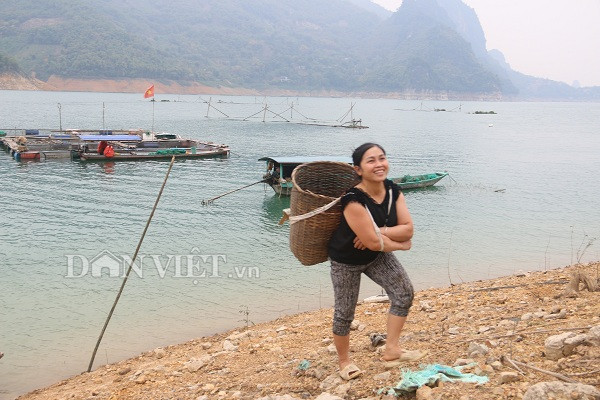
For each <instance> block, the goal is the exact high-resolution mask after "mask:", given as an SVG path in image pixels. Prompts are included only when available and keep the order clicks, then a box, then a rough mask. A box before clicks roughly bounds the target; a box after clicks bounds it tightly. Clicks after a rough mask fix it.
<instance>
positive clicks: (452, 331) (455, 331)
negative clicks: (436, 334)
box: [448, 326, 460, 335]
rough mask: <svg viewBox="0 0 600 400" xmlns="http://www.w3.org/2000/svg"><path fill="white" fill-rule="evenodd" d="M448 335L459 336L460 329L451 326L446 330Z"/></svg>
mask: <svg viewBox="0 0 600 400" xmlns="http://www.w3.org/2000/svg"><path fill="white" fill-rule="evenodd" d="M448 333H449V334H451V335H458V334H460V328H459V327H458V326H453V327H450V328H448Z"/></svg>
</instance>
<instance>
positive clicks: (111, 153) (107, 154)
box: [104, 146, 115, 158]
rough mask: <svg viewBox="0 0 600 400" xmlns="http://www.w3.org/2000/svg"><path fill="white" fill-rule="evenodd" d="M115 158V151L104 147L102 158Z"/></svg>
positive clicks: (110, 147)
mask: <svg viewBox="0 0 600 400" xmlns="http://www.w3.org/2000/svg"><path fill="white" fill-rule="evenodd" d="M114 156H115V149H113V147H112V146H106V149H104V157H107V158H111V157H114Z"/></svg>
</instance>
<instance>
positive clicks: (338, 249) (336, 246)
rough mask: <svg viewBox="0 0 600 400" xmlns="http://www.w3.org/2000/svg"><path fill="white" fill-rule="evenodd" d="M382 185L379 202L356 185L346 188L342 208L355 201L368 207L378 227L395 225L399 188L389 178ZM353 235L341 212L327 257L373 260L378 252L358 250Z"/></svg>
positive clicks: (360, 262)
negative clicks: (390, 204) (383, 192)
mask: <svg viewBox="0 0 600 400" xmlns="http://www.w3.org/2000/svg"><path fill="white" fill-rule="evenodd" d="M384 185H385V192H386V194H385V198H384V199H383V201H382V202H381V204H378V203H376V202H375V200H373V199H372V198H371V196H369V195H368V194H367V193H365V192H363V191H362V190H360V189H359V188H357V187H353V188H350V189H348V190H347V191H346V194H344V196H342V199H341V204H342V210H344V209H345V208H346V206H347V205H348V204H349V203H352V202H357V203H360V204H362V205H366V206H367V207H368V209H369V211H370V212H371V215H372V216H373V219H374V220H375V223H376V224H377V226H379V227H380V228H381V227H383V226H386V225H387V226H395V225H397V224H398V216H397V215H396V200H398V197H399V196H400V188H399V187H398V186H397V185H396V184H395V183H394V182H392V181H391V180H389V179H386V180H385V181H384ZM390 188H391V189H392V207H391V209H390V213H389V215H388V206H389V198H390V197H389V196H390V193H389V192H390ZM369 224H370V223H369ZM355 237H356V234H355V233H354V231H352V229H350V226H349V225H348V222H347V221H346V218H345V217H344V215H343V214H342V221H341V222H340V225H339V226H338V228H337V229H336V231H335V232H334V233H333V236H332V237H331V240H330V241H329V250H328V252H329V258H331V259H332V260H333V261H337V262H339V263H342V264H352V265H363V264H368V263H370V262H371V261H373V260H375V258H376V257H377V256H378V255H379V253H380V252H379V251H373V250H369V249H365V250H358V249H357V248H355V247H354V238H355Z"/></svg>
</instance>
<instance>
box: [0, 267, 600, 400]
mask: <svg viewBox="0 0 600 400" xmlns="http://www.w3.org/2000/svg"><path fill="white" fill-rule="evenodd" d="M599 270H600V262H595V263H590V264H587V265H585V266H569V267H564V268H559V269H554V270H549V271H535V272H530V273H519V274H517V275H512V276H507V277H500V278H495V279H490V280H483V281H475V282H467V283H462V284H459V285H454V286H451V287H443V288H431V289H426V290H421V291H418V292H416V294H415V300H414V302H413V306H412V308H411V313H410V314H409V318H408V321H407V324H406V327H405V329H404V331H403V334H402V337H401V342H402V343H403V345H405V346H406V347H407V348H410V349H412V348H418V349H421V350H428V351H429V354H428V356H427V357H425V358H424V359H423V360H421V361H418V362H413V363H408V364H405V365H402V366H401V367H403V368H411V369H413V370H414V369H418V367H419V364H421V363H439V364H444V365H449V366H452V365H455V364H456V363H457V362H458V361H459V360H461V359H462V360H466V359H472V361H473V362H475V363H477V365H476V366H474V367H469V368H470V369H472V371H471V372H474V373H477V374H478V375H482V376H483V375H485V376H488V377H489V379H490V382H489V383H487V384H484V385H481V386H475V385H473V384H467V383H459V384H452V385H448V384H445V385H442V386H441V387H440V388H436V389H434V391H438V392H440V393H442V394H443V398H444V399H454V398H456V399H481V398H486V399H488V398H522V397H523V395H524V393H526V391H527V390H528V388H529V387H530V386H532V385H533V384H535V383H538V382H544V381H554V380H556V378H553V377H551V376H548V375H547V374H543V373H540V372H537V371H533V370H526V371H524V374H525V375H520V374H519V373H517V372H516V371H515V370H514V368H512V367H511V366H509V365H506V364H502V363H501V361H500V360H501V356H509V357H510V358H511V359H513V360H519V361H521V362H524V363H527V364H531V365H534V366H536V367H537V368H540V369H543V370H551V371H554V372H557V373H561V374H566V373H579V374H581V373H584V374H585V373H586V372H589V371H591V370H592V368H595V367H592V364H587V367H588V368H587V369H586V368H585V367H586V364H585V363H579V362H580V361H582V360H583V361H585V360H586V357H587V359H590V357H591V359H592V360H595V359H596V358H598V361H600V343H598V346H583V345H582V346H578V347H577V349H576V352H575V353H574V354H573V355H570V356H569V357H566V358H561V359H560V360H558V361H556V360H549V359H548V357H546V356H544V355H543V354H544V351H545V349H544V341H545V340H546V338H547V337H548V336H551V335H556V334H560V333H564V332H574V334H585V333H586V332H587V331H589V330H590V328H591V327H593V326H598V327H600V292H598V291H596V292H590V291H587V290H581V291H580V292H578V293H576V294H575V296H574V297H569V296H571V295H568V296H565V295H564V294H565V290H566V288H567V287H568V285H569V282H570V280H571V279H572V278H571V276H572V273H573V272H574V271H581V272H584V273H585V274H587V276H589V277H592V278H593V279H595V280H597V279H598V271H599ZM387 307H388V304H385V303H361V304H359V305H358V306H357V312H356V319H355V328H356V329H355V330H353V331H352V332H351V349H352V351H353V358H354V361H356V363H357V365H359V366H360V367H361V368H362V369H364V370H365V374H364V375H363V376H361V377H360V378H358V379H355V380H352V381H350V382H343V381H341V380H340V379H339V377H338V375H337V363H336V356H335V353H334V352H333V353H332V352H331V349H330V345H331V316H332V309H331V308H327V309H319V310H314V311H309V312H304V313H300V314H294V315H289V316H285V317H281V318H278V319H276V320H273V321H268V322H264V323H259V324H257V325H252V326H248V327H241V328H238V329H235V330H231V331H227V332H222V333H218V334H215V335H212V336H207V337H201V338H198V339H194V340H191V341H188V342H185V343H181V344H176V345H171V346H166V347H163V348H157V349H154V350H151V351H147V352H144V353H142V354H140V355H139V356H137V357H133V358H130V359H126V360H122V361H119V362H117V363H114V364H108V365H103V366H99V367H97V368H96V369H95V370H93V371H92V372H91V373H83V374H80V375H76V376H73V377H71V378H68V379H65V380H63V381H60V382H58V383H56V384H54V385H51V386H48V387H46V388H41V389H37V390H34V391H33V392H30V393H27V394H24V395H22V396H20V397H18V398H19V399H22V400H33V399H56V398H85V399H87V398H93V399H113V398H115V399H116V398H128V399H147V398H164V397H168V398H172V397H173V396H175V397H176V398H178V399H194V400H198V399H213V398H214V399H230V398H239V399H255V398H261V397H262V398H265V399H277V396H280V398H281V399H282V400H283V399H284V398H285V399H295V398H298V399H303V398H304V399H314V398H317V397H318V396H319V395H321V394H322V393H324V392H327V393H331V394H334V395H337V396H339V397H340V398H345V399H366V398H369V399H381V398H387V397H383V396H381V395H376V393H375V391H376V390H377V389H380V388H384V387H390V386H393V385H395V384H396V383H397V382H398V381H399V380H400V372H401V370H400V367H397V368H395V369H392V370H386V369H385V368H384V367H383V365H382V363H381V362H380V361H378V358H379V356H378V354H377V353H378V351H377V350H376V349H374V348H373V347H372V346H371V343H370V339H369V335H370V334H372V333H383V332H385V314H386V312H387ZM571 328H580V329H573V330H572V331H570V330H569V329H571ZM538 331H539V332H538ZM472 343H477V344H478V345H484V346H485V347H486V348H487V353H486V354H474V353H477V352H473V351H471V350H472V349H471V345H472ZM303 360H307V361H308V362H309V364H310V365H309V367H308V368H307V369H305V370H304V369H300V368H299V365H300V363H301V362H302V361H303ZM4 361H5V360H4ZM0 362H2V361H0ZM597 365H598V364H596V367H597ZM582 366H583V367H582ZM573 371H576V372H573ZM515 375H516V376H515ZM507 376H510V377H511V378H510V379H514V380H513V381H510V380H509V381H507V382H506V383H500V382H502V380H504V379H509V378H506V377H507ZM574 379H576V380H578V381H581V382H582V383H594V382H593V381H594V380H596V381H598V379H596V378H595V376H594V375H593V374H592V375H588V376H586V375H578V376H577V378H574ZM595 383H600V382H595ZM596 388H597V389H600V386H596ZM423 390H426V389H423ZM286 395H289V396H291V397H287V398H286V397H283V396H286ZM413 396H414V395H413ZM464 396H472V397H464Z"/></svg>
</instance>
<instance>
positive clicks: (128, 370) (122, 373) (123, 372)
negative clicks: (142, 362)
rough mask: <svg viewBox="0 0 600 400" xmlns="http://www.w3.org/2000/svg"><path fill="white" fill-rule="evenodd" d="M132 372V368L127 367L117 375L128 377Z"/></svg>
mask: <svg viewBox="0 0 600 400" xmlns="http://www.w3.org/2000/svg"><path fill="white" fill-rule="evenodd" d="M130 372H131V368H130V367H125V368H122V369H120V370H119V372H117V374H119V375H126V374H128V373H130Z"/></svg>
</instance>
